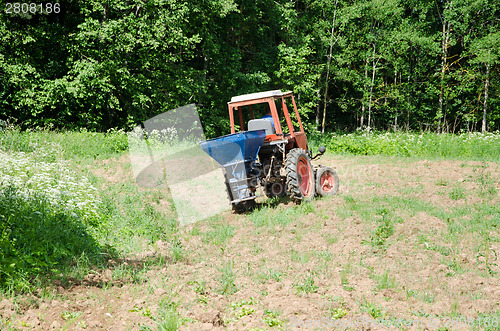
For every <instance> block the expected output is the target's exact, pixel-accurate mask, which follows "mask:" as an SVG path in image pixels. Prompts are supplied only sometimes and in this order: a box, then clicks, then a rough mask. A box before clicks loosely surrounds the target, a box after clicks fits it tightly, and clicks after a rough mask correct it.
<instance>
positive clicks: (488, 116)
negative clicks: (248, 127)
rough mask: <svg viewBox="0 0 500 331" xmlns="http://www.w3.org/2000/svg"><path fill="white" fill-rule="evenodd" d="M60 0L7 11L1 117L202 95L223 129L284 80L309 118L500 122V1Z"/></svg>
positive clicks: (100, 116) (91, 113) (426, 125)
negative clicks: (49, 9)
mask: <svg viewBox="0 0 500 331" xmlns="http://www.w3.org/2000/svg"><path fill="white" fill-rule="evenodd" d="M59 2H60V3H61V11H60V13H58V14H56V13H52V14H47V13H43V14H42V13H39V12H38V13H35V14H30V13H27V14H23V13H19V14H15V13H6V12H5V8H2V13H1V14H0V119H4V120H5V119H9V120H11V121H14V120H17V122H18V123H19V124H22V125H23V126H24V127H25V128H28V127H32V126H44V127H47V126H48V127H51V126H55V127H64V128H78V127H86V128H88V129H91V130H103V131H105V130H107V129H109V128H112V127H121V128H129V127H131V126H133V125H136V124H138V123H140V122H142V121H144V120H146V119H148V118H150V117H152V116H154V115H156V114H159V113H162V112H164V111H167V110H169V109H173V108H176V107H178V106H180V105H184V104H188V103H193V102H194V103H197V104H198V106H199V109H200V114H201V118H202V120H203V125H204V128H205V131H206V132H207V134H208V135H209V136H213V135H217V134H221V133H226V132H227V130H228V129H227V128H228V125H227V121H228V120H227V114H226V112H227V110H226V102H227V101H228V100H229V99H230V97H231V96H233V95H236V94H241V93H249V92H255V91H261V90H266V89H276V88H281V89H291V90H293V91H294V92H295V93H296V95H297V98H298V101H299V107H300V111H301V113H302V114H303V116H304V118H305V121H304V122H306V123H307V125H308V129H322V130H323V131H324V130H325V129H326V131H331V130H333V129H348V130H352V129H355V128H370V129H373V128H376V129H379V130H380V129H384V130H385V129H394V130H399V129H410V130H430V131H437V132H459V131H460V130H463V131H494V130H498V129H500V98H499V78H500V75H499V73H500V34H499V33H498V31H499V30H500V29H499V28H500V19H499V17H500V4H499V3H498V1H494V0H439V1H434V0H419V1H416V0H368V1H366V0H338V1H326V0H297V1H285V0H277V1H274V0H261V1H250V0H226V1H215V0H208V1H207V0H203V1H200V0H193V1H181V0H151V1H142V0H132V1H119V0H109V1H105V2H103V1H96V0H82V1H64V0H61V1H59ZM2 6H4V5H2ZM368 132H369V130H368Z"/></svg>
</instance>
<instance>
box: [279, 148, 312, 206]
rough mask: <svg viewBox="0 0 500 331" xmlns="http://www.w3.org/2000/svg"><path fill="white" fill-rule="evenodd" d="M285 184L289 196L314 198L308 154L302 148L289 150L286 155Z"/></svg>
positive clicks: (293, 198)
mask: <svg viewBox="0 0 500 331" xmlns="http://www.w3.org/2000/svg"><path fill="white" fill-rule="evenodd" d="M285 166H286V185H287V187H288V193H289V194H290V198H291V199H292V200H295V201H310V200H311V199H312V198H314V193H315V189H314V172H313V169H312V166H311V161H310V158H309V155H307V153H306V151H305V150H303V149H302V148H294V149H292V150H290V151H289V152H288V154H287V156H286V161H285Z"/></svg>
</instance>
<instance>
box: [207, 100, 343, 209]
mask: <svg viewBox="0 0 500 331" xmlns="http://www.w3.org/2000/svg"><path fill="white" fill-rule="evenodd" d="M287 102H288V105H287ZM290 102H291V106H292V107H293V108H292V113H290V112H289V108H288V107H289V106H290ZM228 108H229V120H230V124H231V134H230V135H227V136H223V137H219V138H215V139H211V140H207V141H204V142H202V143H201V147H202V149H203V150H204V151H205V152H207V153H208V154H209V155H210V156H211V157H212V158H214V159H215V160H216V161H217V162H219V163H220V164H221V165H222V167H223V168H224V174H225V179H226V188H227V192H228V197H229V200H230V201H231V203H232V205H233V209H235V210H237V211H245V210H248V209H250V208H252V207H253V206H254V204H255V198H256V197H257V195H256V190H257V188H258V187H259V186H261V187H263V189H264V191H265V193H266V195H267V196H268V197H272V196H286V195H289V196H290V198H291V199H292V200H294V201H296V202H300V201H309V200H311V199H312V198H314V196H315V195H320V196H326V195H333V194H335V193H336V192H337V190H338V187H339V178H338V175H337V173H336V172H335V170H333V169H332V168H330V167H323V166H315V167H313V166H312V165H311V160H314V159H316V158H317V157H319V156H321V155H322V154H323V153H324V152H325V150H326V149H325V147H324V146H321V147H320V148H319V153H318V154H317V155H316V156H314V157H313V156H312V154H311V151H310V150H309V146H308V144H307V137H306V134H305V132H304V128H303V126H302V121H301V120H300V115H299V112H298V111H297V105H296V103H295V98H294V97H293V94H292V92H284V93H283V92H281V91H280V90H275V91H267V92H261V93H252V94H245V95H240V96H236V97H233V98H231V102H228ZM235 112H236V113H237V114H238V123H235ZM256 115H258V118H257V117H256ZM262 115H263V116H262ZM245 128H246V129H247V130H246V131H245Z"/></svg>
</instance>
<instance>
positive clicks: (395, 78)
mask: <svg viewBox="0 0 500 331" xmlns="http://www.w3.org/2000/svg"><path fill="white" fill-rule="evenodd" d="M397 77H398V72H397V71H396V70H395V71H394V85H393V86H392V94H393V96H394V102H395V103H396V109H395V110H396V111H395V113H396V115H395V116H394V132H396V131H397V130H398V100H397V98H396V97H395V94H394V90H395V89H396V84H397V83H398V78H397Z"/></svg>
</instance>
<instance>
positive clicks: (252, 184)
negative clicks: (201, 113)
mask: <svg viewBox="0 0 500 331" xmlns="http://www.w3.org/2000/svg"><path fill="white" fill-rule="evenodd" d="M265 138H266V131H265V130H255V131H244V132H238V133H234V134H230V135H226V136H222V137H218V138H215V139H211V140H206V141H202V142H200V145H201V149H203V151H205V152H206V153H207V154H208V155H210V156H211V157H212V158H213V159H214V160H215V161H217V162H218V163H219V164H220V165H221V166H222V168H223V169H224V176H225V180H226V188H227V193H228V197H229V200H230V201H231V204H232V205H233V208H235V209H247V207H248V206H247V205H248V204H253V203H254V202H255V201H254V200H255V198H256V197H257V196H256V195H255V191H256V188H257V184H258V175H259V171H258V169H257V167H256V166H255V162H256V159H257V155H258V153H259V150H260V147H261V146H262V144H263V143H264V139H265Z"/></svg>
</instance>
